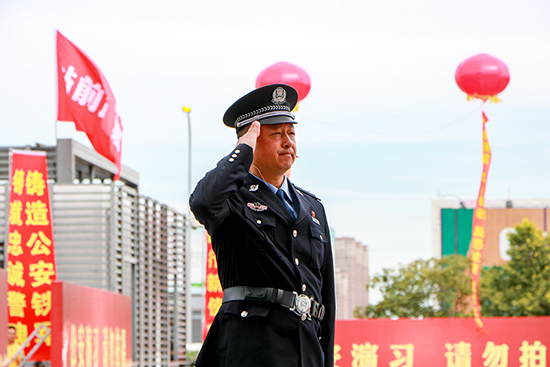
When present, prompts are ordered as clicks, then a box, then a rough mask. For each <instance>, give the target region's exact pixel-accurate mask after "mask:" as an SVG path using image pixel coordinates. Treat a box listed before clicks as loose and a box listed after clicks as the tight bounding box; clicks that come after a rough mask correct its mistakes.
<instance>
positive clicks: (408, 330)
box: [334, 317, 550, 367]
mask: <svg viewBox="0 0 550 367" xmlns="http://www.w3.org/2000/svg"><path fill="white" fill-rule="evenodd" d="M484 321H485V323H486V325H487V328H488V329H490V331H491V332H490V334H482V333H479V332H477V331H476V330H475V329H474V328H472V327H471V322H472V321H471V319H470V318H437V319H436V318H434V319H423V320H412V319H399V320H390V319H369V320H337V321H336V335H335V345H334V365H335V367H349V366H352V367H367V366H369V367H386V366H389V367H425V366H440V367H477V366H485V367H546V366H547V357H548V347H549V346H550V317H490V318H485V319H484Z"/></svg>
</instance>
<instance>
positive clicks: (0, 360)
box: [0, 269, 8, 366]
mask: <svg viewBox="0 0 550 367" xmlns="http://www.w3.org/2000/svg"><path fill="white" fill-rule="evenodd" d="M0 297H2V299H7V298H8V272H7V271H6V270H4V269H0ZM7 314H8V305H7V304H6V302H0V315H7ZM7 329H8V318H7V317H6V316H4V317H0V330H7ZM7 361H8V335H7V333H0V366H3V365H4V363H5V362H7Z"/></svg>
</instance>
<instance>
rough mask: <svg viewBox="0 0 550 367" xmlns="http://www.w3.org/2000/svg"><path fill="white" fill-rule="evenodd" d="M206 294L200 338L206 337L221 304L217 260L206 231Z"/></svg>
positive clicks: (221, 297)
mask: <svg viewBox="0 0 550 367" xmlns="http://www.w3.org/2000/svg"><path fill="white" fill-rule="evenodd" d="M205 288H206V294H205V297H204V299H205V303H204V324H203V328H202V338H203V340H204V338H206V334H208V330H209V329H210V326H211V325H212V322H214V317H216V314H217V313H218V310H219V309H220V307H221V305H222V299H223V290H222V285H221V283H220V278H219V276H218V261H217V260H216V254H215V253H214V250H213V249H212V238H211V237H210V235H209V234H208V232H207V233H206V282H205Z"/></svg>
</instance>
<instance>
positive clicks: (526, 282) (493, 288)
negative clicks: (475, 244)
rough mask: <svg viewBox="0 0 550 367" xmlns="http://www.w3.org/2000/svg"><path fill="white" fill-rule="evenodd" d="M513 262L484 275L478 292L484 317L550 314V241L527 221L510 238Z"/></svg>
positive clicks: (516, 228)
mask: <svg viewBox="0 0 550 367" xmlns="http://www.w3.org/2000/svg"><path fill="white" fill-rule="evenodd" d="M508 239H509V240H510V250H508V254H509V255H510V257H511V260H510V261H509V262H508V263H507V264H505V265H504V266H502V267H492V268H488V269H485V270H484V271H483V272H482V276H481V281H480V290H479V300H480V304H481V314H482V315H483V316H542V315H550V250H549V247H548V245H549V241H548V238H545V237H544V236H543V234H542V231H541V230H539V229H538V228H537V227H536V226H535V225H534V224H533V223H532V222H529V221H528V220H524V221H523V223H522V224H519V225H517V226H516V227H515V231H514V232H511V233H510V234H509V235H508Z"/></svg>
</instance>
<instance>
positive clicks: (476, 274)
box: [471, 111, 491, 334]
mask: <svg viewBox="0 0 550 367" xmlns="http://www.w3.org/2000/svg"><path fill="white" fill-rule="evenodd" d="M481 114H482V118H483V171H482V174H481V184H480V185H479V193H478V196H477V202H476V208H475V210H474V218H473V221H472V242H471V256H472V305H473V313H474V321H475V323H476V326H477V330H478V331H479V332H481V333H484V334H486V333H487V331H486V330H485V328H484V327H483V322H482V320H481V306H480V304H479V293H478V291H479V278H480V276H481V269H482V263H483V248H484V247H485V220H486V217H487V212H486V209H485V187H486V186H487V177H488V176H489V166H490V165H491V147H490V146H489V139H488V137H487V130H486V129H485V124H486V123H487V122H488V121H489V119H488V118H487V116H486V115H485V112H483V111H482V112H481Z"/></svg>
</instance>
